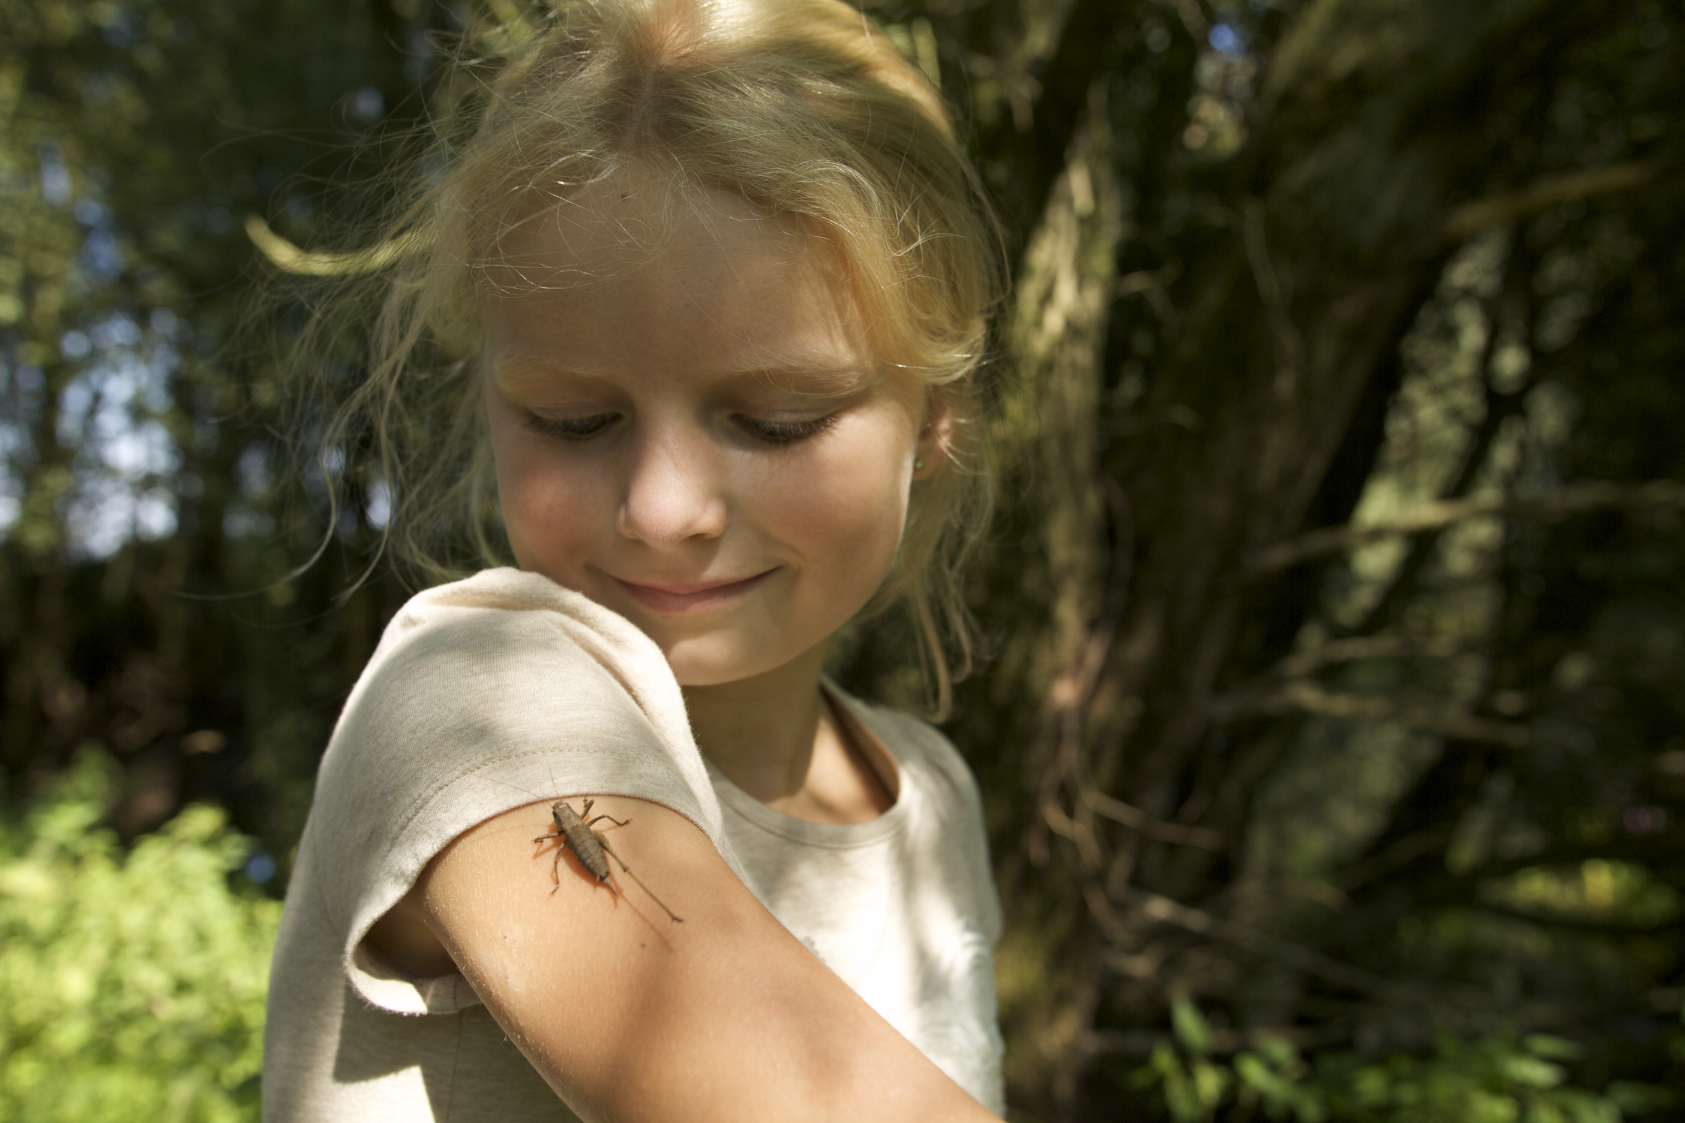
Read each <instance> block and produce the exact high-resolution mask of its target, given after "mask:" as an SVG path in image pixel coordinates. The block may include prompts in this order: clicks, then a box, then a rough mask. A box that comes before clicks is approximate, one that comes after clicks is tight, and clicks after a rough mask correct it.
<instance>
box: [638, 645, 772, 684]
mask: <svg viewBox="0 0 1685 1123" xmlns="http://www.w3.org/2000/svg"><path fill="white" fill-rule="evenodd" d="M711 638H712V639H713V640H714V642H710V641H709V640H688V641H685V640H681V641H680V642H678V643H677V644H674V645H673V646H672V647H668V646H666V645H665V644H663V645H662V650H663V651H664V652H665V654H666V656H667V665H668V666H669V667H671V668H672V669H673V677H674V678H676V679H678V681H679V685H680V686H683V687H708V686H724V685H726V684H728V683H733V682H742V681H744V680H745V679H751V678H756V677H759V676H761V675H765V674H768V673H771V672H773V671H776V670H778V669H780V668H782V667H785V666H788V665H789V664H791V663H794V662H797V661H799V658H800V656H801V654H802V653H801V652H788V653H782V654H781V655H778V654H775V655H772V656H771V657H769V656H768V653H767V647H766V645H756V646H755V647H754V648H752V649H750V650H745V645H740V644H737V643H730V642H719V639H720V638H721V637H711Z"/></svg>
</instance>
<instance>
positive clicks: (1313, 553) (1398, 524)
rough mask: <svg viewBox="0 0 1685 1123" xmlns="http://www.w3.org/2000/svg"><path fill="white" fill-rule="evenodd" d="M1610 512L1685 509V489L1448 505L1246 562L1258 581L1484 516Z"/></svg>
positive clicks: (1292, 542)
mask: <svg viewBox="0 0 1685 1123" xmlns="http://www.w3.org/2000/svg"><path fill="white" fill-rule="evenodd" d="M1608 507H1620V508H1624V509H1627V510H1647V509H1658V508H1659V509H1667V508H1677V507H1685V484H1677V483H1674V482H1673V481H1672V480H1653V481H1651V482H1650V483H1646V484H1638V485H1635V486H1626V485H1622V484H1615V483H1606V482H1601V481H1596V482H1591V483H1583V484H1575V485H1573V486H1571V487H1565V488H1562V489H1561V490H1559V491H1554V492H1550V493H1547V494H1544V495H1538V496H1532V497H1530V498H1526V499H1511V498H1507V497H1493V498H1487V499H1447V500H1442V501H1441V502H1438V503H1428V504H1425V505H1423V506H1421V507H1418V508H1416V509H1415V510H1414V511H1407V512H1405V513H1404V514H1402V515H1398V516H1396V517H1394V518H1391V519H1385V520H1382V521H1380V522H1374V523H1365V524H1362V525H1356V524H1347V525H1346V526H1331V527H1326V528H1324V529H1322V530H1313V531H1311V532H1310V533H1309V534H1304V535H1301V536H1299V537H1298V538H1293V539H1289V540H1288V541H1285V542H1277V543H1274V544H1273V545H1269V546H1265V547H1263V548H1262V549H1259V550H1255V551H1253V553H1252V555H1251V556H1250V557H1249V558H1248V559H1247V561H1246V571H1247V573H1248V574H1250V575H1253V576H1258V575H1261V574H1266V573H1273V572H1276V571H1278V570H1282V569H1289V568H1291V567H1293V566H1295V565H1298V564H1299V563H1300V562H1303V561H1308V560H1309V559H1311V558H1315V557H1320V556H1322V555H1324V554H1334V553H1339V552H1340V551H1342V550H1349V549H1351V548H1353V547H1354V546H1361V545H1363V544H1364V543H1366V542H1372V541H1374V540H1375V539H1377V538H1386V537H1389V536H1391V535H1395V534H1422V533H1425V532H1427V531H1430V530H1438V529H1439V528H1441V527H1444V526H1449V525H1450V524H1451V523H1455V522H1461V521H1463V520H1465V519H1472V518H1479V517H1480V516H1482V515H1500V516H1503V517H1506V518H1525V519H1537V520H1550V519H1560V518H1564V517H1566V516H1568V515H1573V514H1578V513H1580V512H1584V511H1596V510H1601V509H1603V508H1608Z"/></svg>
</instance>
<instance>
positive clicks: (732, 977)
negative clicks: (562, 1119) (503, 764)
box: [371, 797, 994, 1123]
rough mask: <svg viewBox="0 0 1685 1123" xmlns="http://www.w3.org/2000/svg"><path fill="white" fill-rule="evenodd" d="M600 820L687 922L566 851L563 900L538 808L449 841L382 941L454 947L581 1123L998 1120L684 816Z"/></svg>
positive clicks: (406, 948)
mask: <svg viewBox="0 0 1685 1123" xmlns="http://www.w3.org/2000/svg"><path fill="white" fill-rule="evenodd" d="M596 810H597V811H598V812H599V813H601V812H607V813H608V814H611V815H613V816H614V817H615V818H617V819H630V820H631V825H630V826H628V827H626V828H624V829H614V830H611V831H609V832H608V833H607V834H606V837H607V838H608V839H609V840H610V841H611V842H612V844H613V846H614V849H615V851H616V853H618V854H619V855H620V857H621V858H623V859H624V860H625V862H626V864H627V865H628V866H630V867H631V868H632V869H633V870H634V871H636V872H637V874H638V875H639V876H640V877H641V878H643V880H644V881H645V882H647V883H648V884H649V886H650V888H651V889H652V890H654V891H655V892H656V893H659V894H660V895H661V898H662V900H664V901H665V902H666V903H667V904H668V905H669V906H670V907H671V908H672V909H673V911H674V912H675V913H677V914H678V915H679V916H682V917H684V923H682V924H675V923H672V922H671V921H669V920H668V919H667V916H666V914H665V913H663V912H662V911H661V909H660V908H659V907H657V906H656V905H655V903H654V902H652V901H651V900H649V898H648V897H646V896H644V895H643V894H642V892H641V891H640V890H639V889H638V887H637V886H636V885H635V884H633V883H632V882H631V881H630V879H627V878H623V877H622V878H619V879H618V884H619V885H620V887H621V888H622V889H623V890H624V891H625V893H626V897H625V899H620V898H618V897H616V896H615V895H614V894H613V893H611V892H610V891H609V889H608V888H607V887H606V886H603V885H601V884H599V883H598V882H597V881H596V880H595V879H594V878H592V877H591V876H590V875H589V874H588V873H586V872H585V871H584V870H583V868H582V867H580V866H579V864H578V862H577V861H576V860H575V859H574V857H573V856H572V855H571V854H569V855H567V856H565V857H564V858H563V859H562V865H561V869H560V880H561V887H560V888H559V889H558V890H557V891H556V892H555V894H554V895H552V894H551V888H552V886H551V881H550V869H551V862H552V857H553V855H552V854H551V853H550V851H549V850H548V849H540V848H539V847H537V846H535V845H534V844H533V842H532V839H534V838H535V837H537V836H538V835H541V834H548V833H549V832H550V830H551V825H550V814H549V805H548V804H547V803H546V804H531V805H528V806H526V807H521V808H517V809H516V810H514V811H510V812H507V813H505V814H503V815H500V816H498V817H496V818H494V819H490V820H488V821H486V822H484V823H482V824H480V825H479V826H478V827H475V828H474V829H473V830H470V831H468V832H467V833H465V834H463V835H462V836H461V837H459V838H458V839H456V840H455V841H454V842H452V843H451V845H450V846H449V847H447V848H446V849H445V850H444V851H443V852H441V853H440V854H439V856H438V857H437V858H435V859H434V860H433V862H432V863H431V864H430V865H429V866H428V868H427V870H426V872H425V873H424V874H423V875H422V877H421V879H420V881H418V883H417V885H416V888H415V890H414V891H412V893H411V895H410V896H409V897H407V898H406V899H405V902H404V903H403V904H402V905H400V906H399V907H398V908H396V909H394V910H393V911H392V912H391V913H389V914H388V916H387V917H386V918H385V919H383V920H382V922H381V924H380V925H377V927H376V930H375V931H374V932H373V933H371V938H372V939H374V940H375V941H376V942H377V944H379V945H380V946H381V947H382V949H383V950H385V951H387V952H388V953H389V954H391V955H392V956H393V958H395V959H398V960H399V961H400V962H404V961H405V960H408V961H409V962H410V963H414V964H416V965H417V966H421V965H423V964H424V963H425V962H426V957H427V956H428V955H429V954H432V955H435V956H436V955H437V954H438V953H439V951H440V950H441V945H442V950H443V951H444V952H448V954H449V956H450V958H451V959H452V960H454V961H455V963H456V964H457V965H458V966H459V968H460V969H461V971H462V973H463V975H464V976H466V977H467V979H468V980H469V982H470V983H472V984H473V986H474V989H475V991H476V992H477V993H478V994H479V995H480V997H481V998H482V999H483V1000H484V1002H485V1004H486V1006H487V1007H488V1009H489V1010H490V1011H491V1013H492V1016H493V1017H495V1018H496V1019H497V1022H498V1024H499V1025H501V1026H502V1027H503V1029H504V1031H505V1032H506V1033H508V1035H509V1039H510V1040H511V1041H513V1042H514V1043H515V1044H516V1045H517V1046H518V1047H519V1048H520V1049H521V1051H522V1053H524V1054H525V1055H526V1057H527V1059H528V1060H529V1061H531V1062H532V1064H533V1066H534V1067H535V1068H536V1069H537V1070H538V1071H539V1073H541V1074H542V1075H543V1076H544V1078H545V1080H547V1081H548V1082H549V1084H550V1086H551V1087H552V1088H554V1089H555V1090H556V1091H557V1092H558V1093H559V1094H560V1095H561V1096H562V1097H563V1098H564V1099H565V1100H566V1101H567V1102H568V1104H569V1106H571V1107H572V1108H573V1109H574V1111H576V1112H577V1113H578V1114H579V1115H580V1116H581V1117H582V1118H584V1119H587V1120H612V1121H615V1123H631V1121H634V1120H650V1121H667V1120H672V1121H677V1120H685V1121H695V1123H704V1121H708V1120H721V1121H725V1120H731V1121H734V1123H735V1121H738V1120H744V1119H760V1118H777V1119H779V1120H791V1121H798V1120H808V1119H814V1120H818V1119H832V1118H837V1119H845V1118H846V1119H849V1120H851V1121H859V1123H867V1121H871V1120H885V1121H888V1120H909V1121H910V1120H915V1119H917V1120H924V1119H931V1118H934V1119H943V1120H947V1119H953V1120H988V1119H993V1118H994V1117H993V1116H992V1115H990V1114H989V1113H988V1112H986V1111H985V1110H984V1109H983V1108H982V1107H981V1106H980V1105H979V1104H978V1103H977V1102H976V1101H975V1100H973V1099H972V1098H971V1097H970V1096H968V1095H967V1094H966V1093H965V1092H964V1091H963V1090H961V1089H960V1088H959V1086H958V1085H956V1084H954V1083H953V1082H952V1081H951V1080H949V1079H948V1078H947V1077H946V1076H945V1075H943V1074H942V1073H941V1071H940V1070H938V1069H937V1068H936V1067H935V1066H934V1065H932V1064H931V1063H930V1062H929V1061H928V1060H926V1059H925V1057H924V1056H923V1055H922V1054H921V1053H919V1051H918V1050H917V1049H915V1048H914V1047H913V1046H912V1045H911V1044H910V1043H908V1042H907V1040H906V1039H905V1038H903V1037H902V1036H901V1035H900V1034H898V1033H896V1032H895V1030H894V1029H892V1028H891V1027H890V1026H889V1024H888V1023H887V1022H885V1021H884V1020H883V1019H882V1018H880V1017H879V1016H878V1015H877V1014H876V1013H875V1012H874V1011H873V1010H872V1009H871V1008H870V1007H868V1006H867V1005H866V1003H865V1002H864V1001H863V1000H862V999H861V998H860V997H859V996H858V995H856V994H855V993H854V992H853V991H852V990H850V989H849V987H848V986H847V985H846V984H844V983H843V982H842V981H841V980H840V979H838V978H837V977H836V976H835V975H834V974H832V973H831V971H830V970H829V969H828V968H826V967H825V966H824V965H823V964H822V963H821V962H820V961H819V960H818V959H817V958H816V957H815V956H814V955H813V954H812V953H811V952H809V951H808V950H807V949H806V948H804V947H803V946H802V945H801V944H800V942H798V941H797V940H796V939H795V937H793V936H791V935H790V934H789V933H788V932H787V931H785V929H784V927H783V926H782V925H781V924H779V922H778V921H777V919H775V918H774V917H773V916H772V914H771V913H769V912H767V911H766V909H765V908H764V907H763V906H762V905H761V904H760V902H759V901H757V900H756V899H755V898H754V896H753V895H752V894H751V893H750V892H749V891H748V889H747V888H746V887H744V885H743V884H742V883H741V882H740V881H738V879H737V877H736V875H734V874H733V873H732V872H731V870H730V868H729V867H728V866H727V865H726V864H725V862H724V860H723V859H721V857H720V856H719V854H718V853H717V852H716V851H715V850H714V848H713V845H712V844H711V843H709V842H708V840H707V838H706V837H705V836H704V835H703V834H702V832H701V831H699V830H698V829H697V828H696V827H695V826H694V825H693V824H692V823H690V822H689V821H688V820H686V819H684V818H683V817H682V816H680V815H677V814H675V813H674V812H672V811H669V810H667V809H666V808H664V807H660V806H658V805H656V804H652V803H648V802H645V801H642V800H635V799H626V798H611V797H600V798H599V799H598V800H597V808H596ZM604 825H606V824H604ZM552 845H554V843H549V844H546V847H548V846H552ZM429 934H430V936H431V938H429ZM406 965H408V964H406Z"/></svg>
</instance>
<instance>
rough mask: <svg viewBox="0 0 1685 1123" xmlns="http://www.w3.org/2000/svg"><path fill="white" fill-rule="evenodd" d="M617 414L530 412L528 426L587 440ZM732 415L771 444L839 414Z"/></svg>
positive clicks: (803, 434) (815, 431) (825, 424)
mask: <svg viewBox="0 0 1685 1123" xmlns="http://www.w3.org/2000/svg"><path fill="white" fill-rule="evenodd" d="M617 417H618V415H616V414H612V413H593V414H591V415H590V416H589V417H566V418H557V417H541V416H539V415H538V414H536V413H530V412H529V413H528V414H527V427H528V428H530V429H534V430H536V431H538V432H540V433H543V434H544V435H545V436H547V437H556V438H558V439H560V440H564V441H588V440H590V439H591V438H592V437H595V436H596V435H597V434H599V433H601V432H602V431H603V430H605V429H607V428H608V427H609V426H610V425H613V424H614V422H615V421H616V420H617ZM731 419H732V420H733V421H734V422H736V423H737V425H738V426H739V427H740V428H742V429H743V430H744V431H746V432H747V433H748V434H749V435H750V436H751V437H754V438H755V439H756V440H759V441H763V442H765V443H766V444H769V445H790V444H795V443H797V442H798V441H805V440H808V439H809V438H811V437H817V436H818V435H819V434H821V433H823V432H824V431H825V430H827V429H829V428H830V427H831V426H832V425H834V424H836V420H837V416H836V414H834V413H833V414H827V415H826V416H824V417H815V418H813V419H812V420H810V421H766V420H763V419H761V418H758V417H750V416H748V415H747V414H742V413H738V414H733V415H732V418H731Z"/></svg>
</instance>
